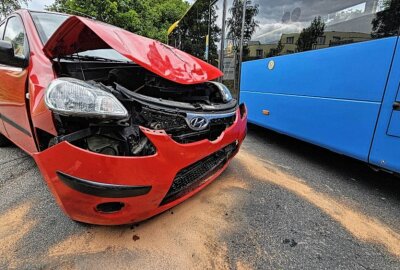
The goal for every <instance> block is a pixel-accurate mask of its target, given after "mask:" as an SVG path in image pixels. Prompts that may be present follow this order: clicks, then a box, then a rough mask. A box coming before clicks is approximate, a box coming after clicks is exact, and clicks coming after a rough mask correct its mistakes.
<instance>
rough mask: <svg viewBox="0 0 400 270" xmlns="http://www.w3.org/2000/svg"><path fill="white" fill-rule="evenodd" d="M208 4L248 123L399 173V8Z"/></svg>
mask: <svg viewBox="0 0 400 270" xmlns="http://www.w3.org/2000/svg"><path fill="white" fill-rule="evenodd" d="M200 2H201V3H203V4H204V3H206V4H204V7H203V9H204V10H205V14H206V15H205V16H204V18H205V24H206V25H208V27H206V28H207V32H206V33H205V35H206V38H205V39H206V40H207V41H208V42H207V44H206V46H201V45H200V46H198V47H199V48H202V47H204V48H205V47H207V48H208V55H207V54H205V55H204V59H205V60H207V61H209V62H211V63H215V64H216V65H218V66H219V67H220V68H221V69H222V70H223V71H224V72H225V76H226V77H227V78H223V79H222V80H223V81H226V83H227V84H228V85H229V86H230V87H232V88H233V89H234V90H236V91H237V93H240V99H241V101H244V102H245V103H246V104H247V106H248V111H249V122H251V123H253V124H256V125H259V126H262V127H265V128H268V129H272V130H275V131H277V132H279V133H283V134H287V135H289V136H293V137H296V138H298V139H301V140H304V141H307V142H310V143H313V144H316V145H319V146H322V147H324V148H327V149H330V150H332V151H334V152H337V153H340V154H343V155H347V156H351V157H353V158H356V159H359V160H362V161H365V162H367V163H369V164H371V165H373V166H375V167H377V168H381V169H384V170H387V171H390V172H394V173H400V90H399V85H400V44H399V42H398V36H399V27H400V0H347V1H341V0H282V1H267V0H264V1H257V0H247V1H240V0H232V1H229V0H220V1H205V0H199V1H197V2H196V3H195V5H194V6H193V7H192V8H193V9H194V10H195V11H196V14H197V15H196V16H198V14H200V13H199V12H198V9H196V5H198V4H199V3H200ZM199 6H200V5H199ZM205 7H207V8H205ZM240 7H241V8H240ZM207 12H208V13H207ZM207 16H208V20H207ZM224 16H225V17H224ZM187 17H190V11H189V12H188V14H187V15H186V16H185V17H184V18H183V19H182V20H181V21H182V22H183V23H182V24H181V25H180V24H179V23H178V27H177V29H175V30H174V31H173V32H172V33H171V35H170V37H171V39H170V44H171V43H172V44H173V43H174V42H175V44H173V45H178V46H179V45H180V46H182V43H176V40H178V38H180V39H181V40H182V39H185V38H184V37H183V36H182V35H181V33H180V32H179V31H180V30H182V29H179V28H180V27H181V26H184V21H185V20H186V18H187ZM220 17H221V18H222V19H221V20H220V19H219V18H220ZM219 21H220V23H219ZM240 21H242V23H241V24H240ZM239 26H240V27H241V28H240V29H238V27H239ZM182 33H183V32H182ZM186 33H187V31H186ZM188 36H190V34H189V35H186V37H188ZM210 42H211V43H210ZM213 42H214V43H215V44H212V43H213ZM181 49H183V50H185V47H184V46H183V47H181ZM212 50H214V52H212ZM188 51H190V50H188ZM204 51H205V52H207V50H206V49H204ZM210 51H211V53H210ZM202 53H203V52H201V53H200V55H199V56H201V54H202ZM227 59H228V60H227ZM232 67H233V68H232ZM232 73H233V76H232ZM232 81H233V83H232ZM239 90H240V91H239ZM238 95H239V94H238Z"/></svg>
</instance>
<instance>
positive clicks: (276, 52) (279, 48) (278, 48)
mask: <svg viewBox="0 0 400 270" xmlns="http://www.w3.org/2000/svg"><path fill="white" fill-rule="evenodd" d="M283 48H284V46H283V44H282V40H279V42H278V45H277V46H276V48H274V49H271V50H270V52H269V53H268V55H267V57H273V56H277V55H280V54H281V52H282V50H283Z"/></svg>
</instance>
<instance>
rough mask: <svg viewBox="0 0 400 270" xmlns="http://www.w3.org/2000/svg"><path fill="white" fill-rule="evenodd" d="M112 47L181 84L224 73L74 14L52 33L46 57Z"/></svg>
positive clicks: (46, 48)
mask: <svg viewBox="0 0 400 270" xmlns="http://www.w3.org/2000/svg"><path fill="white" fill-rule="evenodd" d="M107 48H112V49H114V50H116V51H117V52H119V53H120V54H122V55H123V56H125V57H126V58H128V59H130V60H132V61H133V62H135V63H136V64H138V65H140V66H142V67H143V68H145V69H147V70H149V71H151V72H153V73H155V74H157V75H159V76H161V77H163V78H165V79H168V80H170V81H174V82H177V83H180V84H196V83H202V82H206V81H210V80H214V79H216V78H218V77H221V76H222V75H223V73H222V72H221V71H220V70H219V69H217V68H215V67H214V66H212V65H210V64H208V63H206V62H204V61H202V60H200V59H198V58H196V57H194V56H191V55H189V54H187V53H185V52H182V51H180V50H178V49H175V48H173V47H171V46H168V45H165V44H163V43H161V42H159V41H156V40H153V39H149V38H145V37H142V36H139V35H136V34H133V33H131V32H128V31H126V30H123V29H121V28H118V27H115V26H112V25H109V24H105V23H102V22H98V21H94V20H91V19H87V18H83V17H79V16H72V17H70V18H68V19H67V20H66V21H65V22H64V23H63V24H62V25H61V26H60V27H59V28H58V29H57V31H56V32H55V33H54V34H53V35H52V36H51V38H50V39H49V41H48V42H47V43H46V44H45V46H44V48H43V51H44V53H45V54H46V56H47V57H49V58H51V59H54V58H57V57H62V56H67V55H71V54H73V53H79V52H84V51H87V50H96V49H107Z"/></svg>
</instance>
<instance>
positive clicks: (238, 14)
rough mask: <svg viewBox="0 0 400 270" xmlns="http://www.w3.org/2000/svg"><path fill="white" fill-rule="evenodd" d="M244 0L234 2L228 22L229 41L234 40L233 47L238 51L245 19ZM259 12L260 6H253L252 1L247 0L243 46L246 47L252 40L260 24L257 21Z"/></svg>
mask: <svg viewBox="0 0 400 270" xmlns="http://www.w3.org/2000/svg"><path fill="white" fill-rule="evenodd" d="M243 3H244V1H243V0H234V1H233V4H232V7H231V8H230V9H229V13H230V17H229V18H228V20H227V24H228V34H227V36H228V39H230V40H232V43H233V46H234V48H235V49H236V50H238V48H239V40H240V37H241V33H242V18H243ZM258 12H259V6H258V4H254V5H253V4H252V1H251V0H246V15H245V23H244V31H243V44H244V46H246V44H247V42H249V41H250V40H251V37H252V36H253V34H254V32H255V31H256V28H257V27H258V22H257V21H256V20H255V18H256V16H257V15H258Z"/></svg>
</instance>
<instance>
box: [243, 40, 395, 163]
mask: <svg viewBox="0 0 400 270" xmlns="http://www.w3.org/2000/svg"><path fill="white" fill-rule="evenodd" d="M396 41H397V37H391V38H385V39H380V40H374V41H369V42H363V43H356V44H350V45H345V46H340V47H334V48H327V49H321V50H315V51H309V52H304V53H297V54H291V55H283V56H278V57H272V58H268V59H263V60H256V61H249V62H245V63H243V66H242V80H241V81H242V84H241V92H240V93H241V100H242V101H244V102H245V103H246V104H247V106H248V110H249V122H251V123H255V124H257V125H260V126H263V127H266V128H270V129H273V130H276V131H278V132H281V133H284V134H287V135H290V136H293V137H296V138H299V139H302V140H305V141H308V142H311V143H314V144H317V145H320V146H322V147H325V148H328V149H330V150H332V151H335V152H338V153H341V154H345V155H349V156H352V157H354V158H357V159H360V160H363V161H368V155H369V151H370V147H371V143H372V138H373V135H374V131H375V126H376V122H377V120H378V115H379V110H380V105H381V102H382V99H383V94H384V90H385V85H386V81H387V77H388V74H389V70H390V64H391V61H392V58H393V53H394V49H395V46H396ZM270 61H274V63H275V65H274V68H273V69H271V70H270V69H269V68H268V63H269V62H270ZM265 110H267V111H269V115H265V114H263V111H265Z"/></svg>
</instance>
